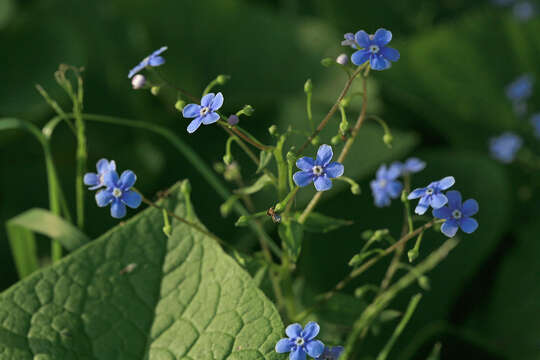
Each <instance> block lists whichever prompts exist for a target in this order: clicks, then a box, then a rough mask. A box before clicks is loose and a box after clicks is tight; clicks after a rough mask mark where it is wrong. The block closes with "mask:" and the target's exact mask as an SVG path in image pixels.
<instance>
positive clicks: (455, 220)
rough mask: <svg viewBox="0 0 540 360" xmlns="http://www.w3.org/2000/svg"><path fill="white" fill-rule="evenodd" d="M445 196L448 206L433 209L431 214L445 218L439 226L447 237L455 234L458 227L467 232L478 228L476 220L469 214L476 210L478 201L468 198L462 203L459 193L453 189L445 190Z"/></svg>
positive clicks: (474, 212)
mask: <svg viewBox="0 0 540 360" xmlns="http://www.w3.org/2000/svg"><path fill="white" fill-rule="evenodd" d="M446 196H447V197H448V206H443V207H441V208H439V209H434V210H433V216H435V217H436V218H438V219H446V221H445V222H444V223H443V224H442V226H441V232H442V233H443V234H444V235H446V236H448V237H453V236H454V235H456V233H457V231H458V228H461V230H462V231H463V232H465V233H467V234H470V233H472V232H474V231H475V230H476V229H477V228H478V222H477V221H476V220H475V219H473V218H471V216H473V215H474V214H476V213H477V212H478V202H477V201H476V200H474V199H469V200H467V201H465V202H464V203H463V204H462V203H461V194H460V193H459V191H455V190H453V191H449V192H447V193H446Z"/></svg>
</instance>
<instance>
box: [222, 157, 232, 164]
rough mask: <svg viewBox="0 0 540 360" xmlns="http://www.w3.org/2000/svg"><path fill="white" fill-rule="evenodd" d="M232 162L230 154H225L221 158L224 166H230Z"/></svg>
mask: <svg viewBox="0 0 540 360" xmlns="http://www.w3.org/2000/svg"><path fill="white" fill-rule="evenodd" d="M232 161H233V157H232V155H231V154H225V155H224V156H223V162H224V163H225V165H231V163H232Z"/></svg>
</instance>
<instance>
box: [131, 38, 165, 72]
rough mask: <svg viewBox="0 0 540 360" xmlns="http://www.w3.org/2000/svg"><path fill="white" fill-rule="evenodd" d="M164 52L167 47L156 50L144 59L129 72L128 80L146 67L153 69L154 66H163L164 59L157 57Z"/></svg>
mask: <svg viewBox="0 0 540 360" xmlns="http://www.w3.org/2000/svg"><path fill="white" fill-rule="evenodd" d="M165 50H167V47H166V46H162V47H161V48H159V49H158V50H156V51H154V52H153V53H151V54H150V55H149V56H147V57H145V58H144V59H143V61H141V62H140V63H139V64H138V65H137V66H135V67H134V68H133V69H131V70H130V71H129V74H128V78H130V79H131V77H132V76H133V75H135V74H136V73H138V72H139V71H141V70H142V69H144V68H145V67H147V66H152V67H154V66H160V65H163V64H165V59H164V58H162V57H161V56H159V55H160V54H161V53H162V52H164V51H165Z"/></svg>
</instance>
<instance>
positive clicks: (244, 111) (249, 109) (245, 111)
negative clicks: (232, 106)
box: [242, 105, 255, 116]
mask: <svg viewBox="0 0 540 360" xmlns="http://www.w3.org/2000/svg"><path fill="white" fill-rule="evenodd" d="M254 112H255V109H254V108H253V106H251V105H244V108H243V109H242V114H244V115H246V116H251V115H253V113H254Z"/></svg>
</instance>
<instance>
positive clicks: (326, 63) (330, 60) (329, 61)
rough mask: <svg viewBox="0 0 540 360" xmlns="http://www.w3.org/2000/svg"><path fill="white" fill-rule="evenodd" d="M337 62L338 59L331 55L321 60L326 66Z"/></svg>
mask: <svg viewBox="0 0 540 360" xmlns="http://www.w3.org/2000/svg"><path fill="white" fill-rule="evenodd" d="M335 63H336V61H335V60H334V59H332V58H330V57H327V58H324V59H322V60H321V64H322V66H324V67H330V66H332V65H334V64H335Z"/></svg>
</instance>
